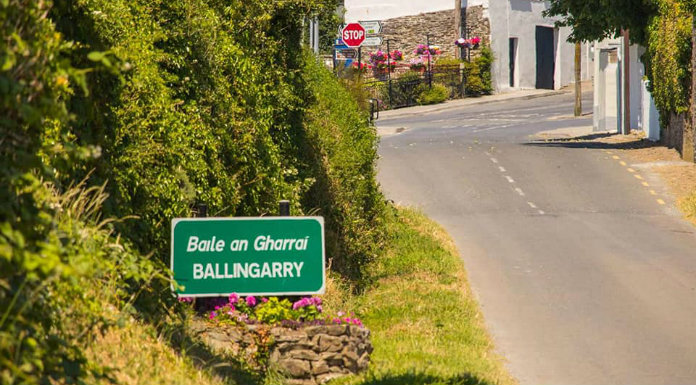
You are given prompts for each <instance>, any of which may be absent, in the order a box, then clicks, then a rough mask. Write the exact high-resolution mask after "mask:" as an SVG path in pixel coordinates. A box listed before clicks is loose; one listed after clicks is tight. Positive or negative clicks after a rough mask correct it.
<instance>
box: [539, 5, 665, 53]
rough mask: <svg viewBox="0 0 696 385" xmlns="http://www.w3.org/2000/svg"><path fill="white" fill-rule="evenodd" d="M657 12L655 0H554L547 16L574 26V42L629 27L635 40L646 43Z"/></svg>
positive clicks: (605, 35)
mask: <svg viewBox="0 0 696 385" xmlns="http://www.w3.org/2000/svg"><path fill="white" fill-rule="evenodd" d="M656 11H657V5H656V2H655V1H654V0H551V1H550V7H549V9H548V10H547V11H546V15H547V16H559V17H561V21H560V22H559V23H558V25H559V26H568V27H572V28H573V31H572V33H571V35H570V37H569V40H570V41H572V42H577V41H594V40H602V39H605V38H608V37H614V36H617V35H618V34H619V33H620V32H621V30H622V29H628V30H630V31H631V39H632V40H633V41H634V42H636V43H639V44H643V45H645V43H646V41H647V36H646V34H645V27H646V25H647V23H648V20H649V19H650V18H651V17H652V16H653V15H654V14H655V13H656Z"/></svg>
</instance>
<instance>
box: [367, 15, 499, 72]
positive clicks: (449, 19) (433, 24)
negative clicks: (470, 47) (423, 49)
mask: <svg viewBox="0 0 696 385" xmlns="http://www.w3.org/2000/svg"><path fill="white" fill-rule="evenodd" d="M462 20H463V21H465V22H466V26H468V27H469V31H470V36H479V37H481V38H482V39H483V42H484V45H488V42H489V41H490V22H489V20H488V18H485V17H484V9H483V6H471V7H469V8H462ZM382 26H383V28H382V35H381V36H382V37H383V38H384V43H383V44H382V46H381V47H365V48H363V52H364V56H363V57H366V58H367V57H368V56H367V52H371V51H376V50H377V48H379V49H382V50H384V51H386V49H387V44H386V40H387V39H392V40H393V41H390V42H389V49H390V50H394V49H398V50H400V51H402V52H403V53H404V55H405V56H406V59H408V58H411V57H414V56H415V55H414V54H413V50H414V49H415V48H416V47H417V46H418V44H425V43H426V42H427V37H426V36H427V35H429V36H430V44H431V45H438V46H440V49H441V50H442V55H443V56H449V57H453V56H454V54H455V49H457V47H456V46H455V45H454V41H455V40H457V38H459V36H457V32H456V29H455V27H454V9H449V10H445V11H438V12H428V13H421V14H418V15H411V16H403V17H397V18H393V19H387V20H383V21H382ZM475 52H476V51H472V55H475Z"/></svg>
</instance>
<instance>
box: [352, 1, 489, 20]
mask: <svg viewBox="0 0 696 385" xmlns="http://www.w3.org/2000/svg"><path fill="white" fill-rule="evenodd" d="M464 1H466V0H463V1H462V2H464ZM472 1H475V0H472ZM479 1H483V0H479ZM344 6H345V9H346V15H345V19H346V22H348V23H352V22H356V21H359V20H385V19H392V18H395V17H401V16H410V15H417V14H419V13H425V12H436V11H444V10H447V9H454V0H415V1H398V0H391V1H390V0H382V1H379V0H377V1H370V0H345V2H344Z"/></svg>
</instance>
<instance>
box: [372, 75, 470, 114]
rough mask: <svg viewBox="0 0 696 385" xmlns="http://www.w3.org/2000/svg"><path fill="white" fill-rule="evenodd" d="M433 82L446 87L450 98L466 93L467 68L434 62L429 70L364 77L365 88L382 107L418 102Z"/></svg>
mask: <svg viewBox="0 0 696 385" xmlns="http://www.w3.org/2000/svg"><path fill="white" fill-rule="evenodd" d="M434 84H441V85H443V86H445V87H447V89H448V90H449V92H450V94H449V97H450V99H456V98H461V97H463V96H464V95H465V93H466V88H465V84H466V82H465V78H464V72H463V70H462V69H461V68H460V66H459V65H435V66H433V67H432V68H431V70H430V71H427V70H424V71H422V72H420V71H413V70H406V71H401V72H400V73H392V74H391V76H384V74H377V75H376V76H370V74H367V75H366V76H365V78H364V80H363V87H364V88H365V91H366V92H367V94H368V95H369V97H370V98H371V99H376V100H377V101H378V102H379V106H380V110H386V109H394V108H402V107H410V106H414V105H417V104H418V96H419V95H420V94H421V92H423V90H424V89H425V88H426V87H432V86H433V85H434Z"/></svg>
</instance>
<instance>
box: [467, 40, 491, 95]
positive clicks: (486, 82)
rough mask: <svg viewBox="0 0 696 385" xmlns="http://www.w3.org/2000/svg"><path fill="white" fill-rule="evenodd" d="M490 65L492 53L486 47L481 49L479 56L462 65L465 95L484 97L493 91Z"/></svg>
mask: <svg viewBox="0 0 696 385" xmlns="http://www.w3.org/2000/svg"><path fill="white" fill-rule="evenodd" d="M492 64H493V51H491V49H490V48H487V47H485V48H482V49H481V55H479V56H478V57H476V58H475V59H473V60H472V61H471V62H466V63H465V64H464V76H465V79H466V86H465V87H466V93H467V94H469V95H474V96H477V95H484V94H489V93H490V92H491V91H492V90H493V85H492V82H491V66H492Z"/></svg>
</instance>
